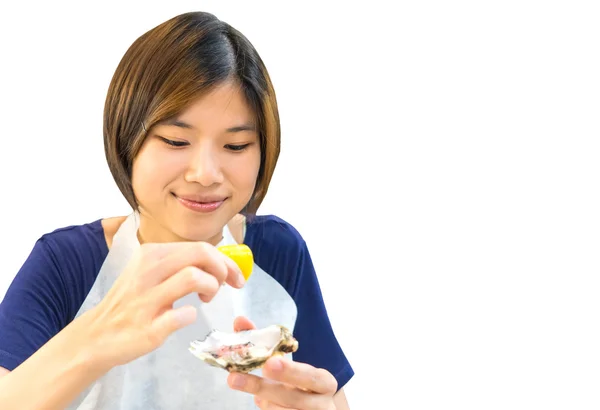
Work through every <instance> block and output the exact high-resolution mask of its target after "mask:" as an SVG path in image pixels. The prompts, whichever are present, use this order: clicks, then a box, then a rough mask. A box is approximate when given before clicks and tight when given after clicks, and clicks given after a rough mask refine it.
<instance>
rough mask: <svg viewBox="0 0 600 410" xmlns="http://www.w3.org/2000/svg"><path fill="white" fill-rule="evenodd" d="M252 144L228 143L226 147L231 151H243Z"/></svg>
mask: <svg viewBox="0 0 600 410" xmlns="http://www.w3.org/2000/svg"><path fill="white" fill-rule="evenodd" d="M249 145H250V144H240V145H237V144H227V145H225V148H227V149H228V150H230V151H235V152H239V151H243V150H245V149H246V148H247V147H248V146H249Z"/></svg>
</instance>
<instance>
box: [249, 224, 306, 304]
mask: <svg viewBox="0 0 600 410" xmlns="http://www.w3.org/2000/svg"><path fill="white" fill-rule="evenodd" d="M244 243H246V245H248V246H249V247H250V249H252V253H253V254H254V259H255V262H256V264H257V265H258V266H260V267H261V268H262V269H263V270H264V271H265V272H267V273H269V274H270V275H271V276H272V277H273V278H274V279H275V280H277V281H278V282H279V283H280V284H281V285H282V286H283V287H284V288H285V289H286V290H287V292H288V293H289V294H290V296H292V297H293V298H294V299H296V295H297V290H298V285H299V282H301V281H305V280H306V279H307V276H312V275H314V271H313V267H312V261H311V259H310V255H309V252H308V248H307V245H306V242H305V241H304V238H303V237H302V235H301V234H300V232H299V231H298V229H296V228H295V227H294V226H293V225H292V224H291V223H289V222H287V221H285V220H284V219H282V218H280V217H279V216H276V215H253V216H248V217H247V219H246V235H245V238H244Z"/></svg>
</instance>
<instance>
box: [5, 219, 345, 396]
mask: <svg viewBox="0 0 600 410" xmlns="http://www.w3.org/2000/svg"><path fill="white" fill-rule="evenodd" d="M244 243H245V244H246V245H248V246H249V247H250V249H252V252H253V254H254V259H255V262H256V263H257V264H258V265H259V266H260V267H262V268H263V269H264V270H265V271H266V272H284V273H285V276H275V275H273V277H274V279H275V280H277V281H278V282H279V283H280V284H281V286H283V287H284V288H285V289H286V290H287V292H288V293H289V295H290V296H291V297H292V299H293V300H294V302H295V303H296V306H297V310H298V316H297V319H296V324H295V327H294V337H296V338H297V339H298V342H299V349H298V351H297V352H296V353H294V360H295V361H298V362H303V363H308V364H310V365H312V366H315V367H317V368H324V369H327V370H328V371H329V372H330V373H331V374H333V375H334V376H335V378H336V379H337V381H338V389H340V388H342V387H343V386H344V385H345V384H346V383H347V382H348V380H350V378H351V377H352V376H353V375H354V371H353V369H352V367H351V366H350V363H349V362H348V360H347V358H346V356H345V355H344V352H343V351H342V349H341V347H340V345H339V343H338V341H337V339H336V337H335V335H334V332H333V330H332V327H331V324H330V322H329V318H328V315H327V311H326V309H325V304H324V302H323V298H322V295H321V290H320V287H319V282H318V280H317V276H316V273H315V269H314V267H313V263H312V260H311V257H310V254H309V252H308V248H307V246H306V243H305V242H304V240H303V238H302V237H301V235H300V234H299V233H298V231H297V230H296V229H295V228H294V227H293V226H292V225H290V224H289V223H287V222H285V221H284V220H282V219H281V218H278V217H276V216H273V215H267V216H253V217H251V218H248V220H247V224H246V235H245V238H244ZM108 251H109V250H108V247H107V244H106V240H105V237H104V230H103V228H102V224H101V220H97V221H94V222H92V223H89V224H83V225H76V226H69V227H66V228H61V229H57V230H55V231H53V232H51V233H48V234H45V235H43V236H42V237H41V238H40V239H39V240H38V241H37V242H36V243H35V246H34V248H33V250H32V252H31V254H30V255H29V257H28V258H27V260H26V261H25V263H24V264H23V266H22V268H21V269H20V271H19V272H18V274H17V275H16V277H15V278H14V280H13V282H12V284H11V285H10V287H9V289H8V291H7V293H6V296H5V297H4V300H3V301H2V303H0V367H4V368H6V369H8V370H13V369H15V368H16V367H17V366H19V365H20V364H21V363H22V362H24V361H25V360H27V358H28V357H29V356H31V355H32V354H33V353H34V352H35V351H37V350H38V349H39V348H40V347H41V346H42V345H44V344H45V343H46V342H47V341H48V340H49V339H51V338H52V337H53V336H54V335H56V334H57V333H58V332H60V331H61V330H62V329H63V328H64V327H65V326H67V325H68V324H69V323H70V322H71V321H72V320H73V319H74V318H75V315H76V314H77V312H78V311H79V308H80V307H81V305H82V303H83V302H84V300H85V298H86V296H87V294H88V292H89V291H90V289H91V288H92V285H93V284H94V281H95V280H96V277H97V275H98V273H99V271H100V268H101V267H102V264H103V262H104V259H105V258H106V256H107V255H108Z"/></svg>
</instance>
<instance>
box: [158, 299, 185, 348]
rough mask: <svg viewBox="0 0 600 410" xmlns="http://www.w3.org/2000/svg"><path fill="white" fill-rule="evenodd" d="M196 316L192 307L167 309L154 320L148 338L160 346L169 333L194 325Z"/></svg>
mask: <svg viewBox="0 0 600 410" xmlns="http://www.w3.org/2000/svg"><path fill="white" fill-rule="evenodd" d="M196 316H197V312H196V308H194V307H193V306H182V307H180V308H177V309H169V310H167V311H166V312H164V313H163V314H162V315H160V316H158V317H157V318H156V319H154V321H153V322H152V325H151V329H150V332H151V335H150V337H151V338H152V339H154V341H155V344H157V345H160V344H162V343H163V342H164V341H165V340H166V339H167V337H169V335H170V334H171V333H173V332H175V331H176V330H179V329H181V328H183V327H185V326H188V325H190V324H192V323H194V322H195V321H196Z"/></svg>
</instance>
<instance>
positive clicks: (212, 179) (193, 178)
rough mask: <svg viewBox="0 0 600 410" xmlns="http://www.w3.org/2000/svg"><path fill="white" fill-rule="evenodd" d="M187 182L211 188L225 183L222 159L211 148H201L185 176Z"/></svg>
mask: <svg viewBox="0 0 600 410" xmlns="http://www.w3.org/2000/svg"><path fill="white" fill-rule="evenodd" d="M184 178H185V180H186V181H187V182H196V183H199V184H200V185H202V186H205V187H209V186H211V185H213V184H220V183H222V182H223V171H222V169H221V165H220V159H219V156H218V155H217V153H216V152H214V150H213V149H211V148H210V147H207V146H204V147H199V148H198V149H197V150H195V152H194V154H193V155H192V156H191V158H190V163H189V165H188V167H187V170H186V172H185V176H184Z"/></svg>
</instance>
